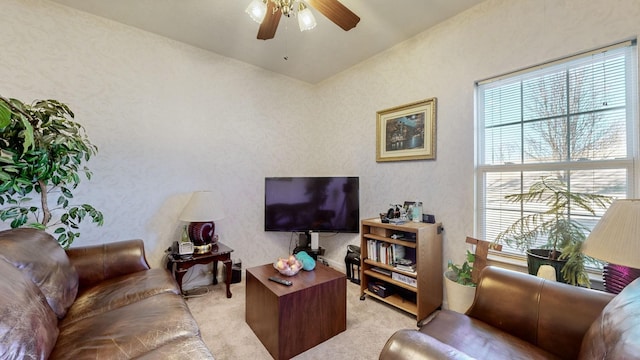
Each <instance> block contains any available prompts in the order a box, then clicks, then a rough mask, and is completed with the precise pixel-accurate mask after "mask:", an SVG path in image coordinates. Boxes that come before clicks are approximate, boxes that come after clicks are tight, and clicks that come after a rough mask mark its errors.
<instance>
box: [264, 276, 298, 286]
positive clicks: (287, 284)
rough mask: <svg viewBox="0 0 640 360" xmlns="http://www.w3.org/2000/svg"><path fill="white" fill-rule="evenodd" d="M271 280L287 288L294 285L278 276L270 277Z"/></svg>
mask: <svg viewBox="0 0 640 360" xmlns="http://www.w3.org/2000/svg"><path fill="white" fill-rule="evenodd" d="M269 280H271V281H274V282H277V283H278V284H282V285H286V286H291V285H292V284H293V283H292V282H291V281H289V280H285V279H282V278H279V277H277V276H270V277H269Z"/></svg>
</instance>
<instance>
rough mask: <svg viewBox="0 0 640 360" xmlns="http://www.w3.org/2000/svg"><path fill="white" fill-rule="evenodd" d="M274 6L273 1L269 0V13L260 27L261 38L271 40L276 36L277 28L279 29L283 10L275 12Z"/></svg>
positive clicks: (259, 37) (259, 34) (259, 36)
mask: <svg viewBox="0 0 640 360" xmlns="http://www.w3.org/2000/svg"><path fill="white" fill-rule="evenodd" d="M273 6H274V5H273V3H272V2H271V1H269V6H268V7H267V13H266V14H265V16H264V20H262V24H260V29H258V39H260V40H269V39H273V37H274V36H276V30H277V29H278V23H280V16H282V12H280V11H276V12H275V13H274V12H273Z"/></svg>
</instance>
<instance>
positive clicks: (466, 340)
mask: <svg viewBox="0 0 640 360" xmlns="http://www.w3.org/2000/svg"><path fill="white" fill-rule="evenodd" d="M420 331H421V332H423V333H425V334H427V335H429V336H431V337H433V338H435V339H437V340H439V341H440V342H442V343H445V344H447V345H449V346H451V347H453V348H455V349H457V350H459V351H461V352H463V353H465V354H466V355H468V356H471V357H473V358H477V359H528V360H533V359H545V360H548V359H559V358H558V357H557V356H555V355H553V354H551V353H549V352H546V351H544V350H542V349H540V348H538V347H536V346H534V345H533V344H531V343H529V342H527V341H524V340H522V339H520V338H517V337H515V336H513V335H510V334H508V333H506V332H503V331H501V330H498V329H496V328H494V327H493V326H491V325H487V324H486V323H484V322H482V321H479V320H476V319H474V318H471V317H468V316H466V315H464V314H460V313H457V312H455V311H449V310H441V311H440V312H438V313H437V314H436V316H435V317H434V318H433V319H432V320H431V321H430V322H429V323H428V324H426V325H424V326H423V327H422V328H421V329H420Z"/></svg>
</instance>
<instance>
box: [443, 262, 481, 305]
mask: <svg viewBox="0 0 640 360" xmlns="http://www.w3.org/2000/svg"><path fill="white" fill-rule="evenodd" d="M451 279H455V275H454V273H453V272H452V271H451V270H447V271H445V272H444V288H445V291H446V292H447V304H448V309H449V310H453V311H456V312H459V313H462V314H464V313H465V312H466V311H467V310H468V309H469V307H471V304H472V303H473V298H474V297H475V295H476V288H475V287H474V286H466V285H462V284H458V283H457V282H455V280H451Z"/></svg>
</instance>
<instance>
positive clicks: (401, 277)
mask: <svg viewBox="0 0 640 360" xmlns="http://www.w3.org/2000/svg"><path fill="white" fill-rule="evenodd" d="M391 278H392V279H393V280H396V281H399V282H401V283H404V284H407V285H409V286H413V287H417V286H418V282H417V280H416V279H414V278H412V277H408V276H406V275H402V274H399V273H395V272H394V273H392V274H391Z"/></svg>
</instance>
